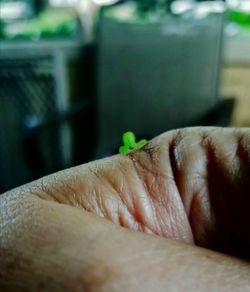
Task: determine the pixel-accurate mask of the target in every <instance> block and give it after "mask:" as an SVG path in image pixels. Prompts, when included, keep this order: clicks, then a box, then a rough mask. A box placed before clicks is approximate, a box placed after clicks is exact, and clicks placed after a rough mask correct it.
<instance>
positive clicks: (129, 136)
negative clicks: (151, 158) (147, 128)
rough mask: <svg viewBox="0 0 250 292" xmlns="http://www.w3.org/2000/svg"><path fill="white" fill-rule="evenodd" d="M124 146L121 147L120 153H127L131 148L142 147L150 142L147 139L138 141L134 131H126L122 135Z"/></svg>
mask: <svg viewBox="0 0 250 292" xmlns="http://www.w3.org/2000/svg"><path fill="white" fill-rule="evenodd" d="M122 141H123V144H124V145H123V146H121V147H120V148H119V153H122V154H125V153H128V152H129V151H131V150H135V149H140V148H141V147H142V146H144V145H145V144H147V143H148V141H147V140H146V139H142V140H140V141H139V142H136V139H135V134H134V133H133V132H126V133H124V134H123V135H122Z"/></svg>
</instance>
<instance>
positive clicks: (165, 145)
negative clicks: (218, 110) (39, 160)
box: [0, 128, 250, 292]
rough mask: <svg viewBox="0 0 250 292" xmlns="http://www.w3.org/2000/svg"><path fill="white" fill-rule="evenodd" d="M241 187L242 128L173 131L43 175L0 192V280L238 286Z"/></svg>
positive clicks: (247, 190) (56, 285)
mask: <svg viewBox="0 0 250 292" xmlns="http://www.w3.org/2000/svg"><path fill="white" fill-rule="evenodd" d="M249 195H250V129H221V128H190V129H184V130H179V131H171V132H168V133H165V134H163V135H161V136H159V137H157V138H155V139H154V140H152V141H151V142H150V143H149V144H147V145H146V146H144V147H143V148H142V149H141V150H137V151H134V152H130V153H129V154H127V155H117V156H114V157H111V158H107V159H104V160H100V161H96V162H92V163H89V164H85V165H82V166H79V167H75V168H72V169H68V170H65V171H62V172H59V173H56V174H54V175H51V176H48V177H45V178H42V179H40V180H38V181H36V182H33V183H31V184H28V185H25V186H22V187H20V188H17V189H15V190H12V191H10V192H8V193H6V194H3V195H2V196H0V290H1V291H97V292H99V291H111V292H112V291H114V292H116V291H173V290H174V291H176V290H177V291H188V290H193V289H196V290H203V291H247V289H250V280H249V279H250V266H249V263H248V262H246V261H244V260H242V259H245V260H246V259H249V257H250V254H249V253H250V231H249V224H250V212H249V206H250V196H249ZM100 217H102V218H100ZM113 223H115V224H113ZM121 227H126V228H121ZM137 231H142V232H137ZM186 243H188V244H186ZM198 246H201V247H203V248H200V247H198ZM212 250H216V251H219V252H220V253H216V252H214V251H212ZM223 253H227V254H231V255H234V256H238V257H241V258H242V259H239V258H236V257H230V256H227V255H225V254H223Z"/></svg>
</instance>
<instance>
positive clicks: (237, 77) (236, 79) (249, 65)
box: [220, 31, 250, 127]
mask: <svg viewBox="0 0 250 292" xmlns="http://www.w3.org/2000/svg"><path fill="white" fill-rule="evenodd" d="M220 89H221V96H222V97H223V98H224V97H234V98H235V99H236V105H235V109H234V113H233V118H232V122H231V126H235V127H250V31H249V32H247V33H246V34H245V35H244V36H243V37H241V36H239V37H235V38H231V39H227V40H226V42H225V61H224V66H223V70H222V80H221V88H220Z"/></svg>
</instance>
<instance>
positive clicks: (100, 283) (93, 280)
mask: <svg viewBox="0 0 250 292" xmlns="http://www.w3.org/2000/svg"><path fill="white" fill-rule="evenodd" d="M249 279H250V268H249V265H248V264H246V263H244V262H243V261H240V260H237V259H234V258H230V257H227V256H223V255H220V254H217V253H214V252H210V251H208V250H204V249H200V248H197V247H192V246H189V245H184V244H181V243H178V242H175V241H170V240H165V239H162V238H160V237H156V236H151V235H146V234H143V233H137V232H132V231H129V230H126V229H124V228H120V227H119V226H116V225H114V224H112V223H110V222H108V221H107V220H103V219H99V218H98V217H96V216H94V215H92V214H90V213H87V212H85V211H83V210H80V209H77V208H73V207H71V206H67V205H64V204H59V203H57V202H53V201H46V200H42V199H39V198H37V197H36V196H34V195H32V194H28V193H26V194H24V193H23V194H21V193H18V191H17V190H16V192H15V193H9V194H8V195H3V196H2V197H0V290H1V291H96V292H99V291H110V292H120V291H121V292H124V291H131V292H133V291H136V292H138V291H139V292H140V291H146V292H147V291H156V292H157V291H172V290H178V291H192V290H194V289H196V290H202V291H247V289H248V288H249V285H250V282H249Z"/></svg>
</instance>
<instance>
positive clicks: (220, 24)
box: [0, 0, 250, 192]
mask: <svg viewBox="0 0 250 292" xmlns="http://www.w3.org/2000/svg"><path fill="white" fill-rule="evenodd" d="M210 125H211V126H239V127H242V126H246V127H249V126H250V1H249V0H242V1H240V0H227V1H195V0H176V1H175V0H134V1H116V0H1V1H0V192H3V191H5V190H8V189H11V188H13V187H16V186H18V185H20V184H23V183H26V182H29V181H31V180H34V179H36V178H39V177H41V176H43V175H46V174H49V173H52V172H55V171H58V170H61V169H64V168H67V167H70V166H74V165H77V164H80V163H84V162H87V161H90V160H93V159H97V158H101V157H105V156H109V155H112V154H114V153H117V152H118V148H119V146H120V145H121V143H122V141H121V137H122V134H123V133H124V132H125V131H128V130H132V131H134V132H135V134H136V136H137V137H138V139H140V138H146V139H150V138H152V137H154V136H155V135H157V134H160V133H162V132H164V131H166V130H170V129H175V128H179V127H187V126H210Z"/></svg>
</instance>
